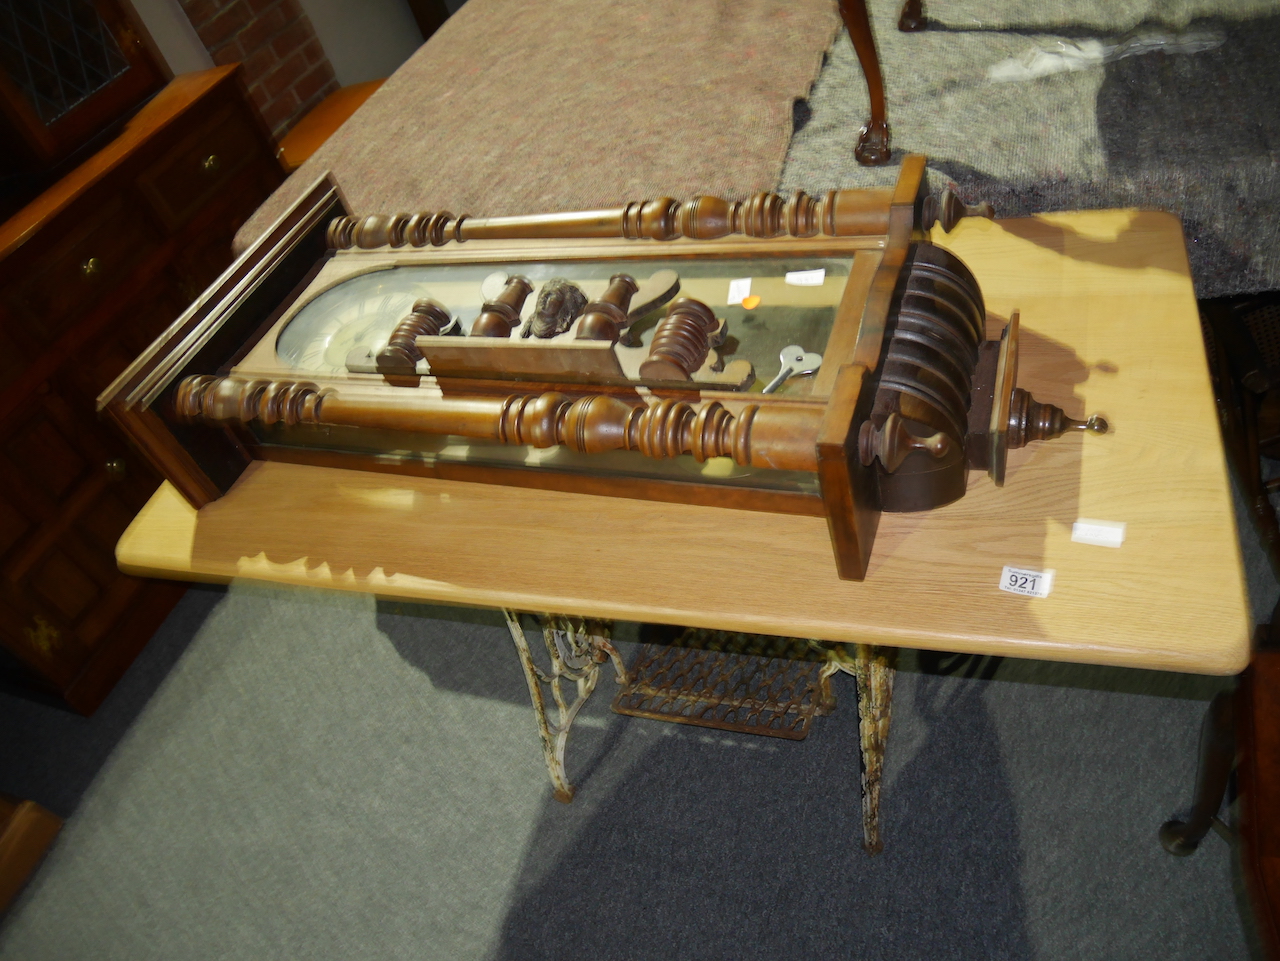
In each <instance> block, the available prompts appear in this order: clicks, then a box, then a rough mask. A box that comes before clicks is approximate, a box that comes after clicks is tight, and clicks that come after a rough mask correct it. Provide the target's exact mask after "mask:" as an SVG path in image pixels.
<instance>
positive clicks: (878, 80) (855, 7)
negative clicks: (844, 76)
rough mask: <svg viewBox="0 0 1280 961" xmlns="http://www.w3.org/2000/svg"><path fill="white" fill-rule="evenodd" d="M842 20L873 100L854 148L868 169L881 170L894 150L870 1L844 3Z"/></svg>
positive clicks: (849, 0)
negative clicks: (870, 12)
mask: <svg viewBox="0 0 1280 961" xmlns="http://www.w3.org/2000/svg"><path fill="white" fill-rule="evenodd" d="M840 17H841V19H843V20H844V26H845V29H846V30H848V31H849V39H850V40H852V41H853V49H854V52H855V53H857V55H858V63H860V64H861V65H862V75H863V76H864V77H866V79H867V95H868V98H869V99H870V101H871V117H870V119H869V120H867V123H866V126H864V127H863V128H862V130H861V131H859V133H858V145H857V146H856V147H854V149H853V155H854V157H855V158H856V159H857V161H858V163H860V164H862V165H863V166H864V167H878V166H880V165H882V164H887V163H888V162H889V158H890V157H891V156H892V151H891V150H890V147H889V120H888V118H887V117H886V116H885V103H884V78H883V77H882V76H881V74H880V55H879V54H878V53H876V40H875V35H874V34H873V33H872V32H871V18H870V17H868V16H867V4H866V0H840Z"/></svg>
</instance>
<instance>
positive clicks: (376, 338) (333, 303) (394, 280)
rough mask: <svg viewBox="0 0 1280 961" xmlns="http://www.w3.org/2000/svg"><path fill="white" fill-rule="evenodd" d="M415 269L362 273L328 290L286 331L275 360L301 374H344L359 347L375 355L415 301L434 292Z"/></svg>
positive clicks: (277, 346) (282, 336)
mask: <svg viewBox="0 0 1280 961" xmlns="http://www.w3.org/2000/svg"><path fill="white" fill-rule="evenodd" d="M412 273H413V271H412V269H409V270H405V269H403V268H402V269H400V270H380V271H375V272H374V273H369V274H361V275H360V276H358V277H353V278H351V279H350V280H347V281H344V282H343V283H341V284H338V285H337V286H336V287H332V288H330V289H329V290H326V291H325V292H324V293H322V294H320V295H319V296H317V297H316V298H315V299H314V300H312V301H311V302H310V303H308V304H307V305H306V306H305V307H303V308H302V310H300V311H298V314H297V316H295V317H294V318H293V320H291V321H289V323H288V324H287V325H286V326H285V328H284V330H282V331H281V332H280V337H279V339H278V340H277V341H276V355H277V356H278V357H279V358H280V359H281V360H282V361H284V362H285V363H286V364H288V365H289V366H291V367H293V368H295V369H297V370H310V371H316V372H317V373H337V372H339V371H345V370H346V369H347V368H346V365H347V355H348V354H350V353H351V351H352V350H353V349H354V348H356V347H362V348H368V349H370V350H372V351H373V352H374V353H377V351H379V350H381V349H382V348H383V347H385V346H386V343H387V340H388V338H390V336H391V332H392V331H393V330H395V327H396V324H398V323H399V322H400V321H401V320H402V319H404V317H405V315H406V314H408V313H409V312H410V310H411V309H412V307H413V302H414V301H415V300H418V299H419V298H421V297H430V296H431V290H430V288H429V287H428V286H427V285H426V284H425V283H422V282H421V280H420V279H419V278H415V277H413V276H406V274H409V275H411V274H412Z"/></svg>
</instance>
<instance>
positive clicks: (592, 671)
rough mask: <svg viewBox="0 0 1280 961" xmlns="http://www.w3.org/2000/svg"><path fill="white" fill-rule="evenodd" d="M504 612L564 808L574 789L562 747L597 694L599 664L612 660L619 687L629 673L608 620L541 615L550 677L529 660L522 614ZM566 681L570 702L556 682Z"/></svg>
mask: <svg viewBox="0 0 1280 961" xmlns="http://www.w3.org/2000/svg"><path fill="white" fill-rule="evenodd" d="M502 613H503V615H504V616H505V617H506V619H507V629H508V630H509V631H510V632H511V640H512V641H513V642H515V645H516V653H517V654H518V655H519V656H520V666H521V667H522V668H524V678H525V680H526V681H527V682H528V684H529V698H530V700H532V701H533V713H534V719H535V720H536V722H537V724H538V737H539V738H540V740H541V741H542V754H543V757H544V758H545V760H546V762H547V772H548V773H549V774H550V775H551V784H552V786H553V787H554V788H555V799H556V800H557V801H563V802H564V803H566V804H568V803H569V802H570V801H572V800H573V785H572V784H570V783H569V779H568V777H567V776H566V775H565V770H564V749H565V745H566V743H567V742H568V740H569V729H570V728H571V727H572V726H573V719H574V718H575V717H577V716H578V711H579V710H580V709H581V708H582V705H583V704H585V703H586V702H587V698H589V697H590V696H591V692H592V691H594V690H595V687H596V681H597V680H599V678H600V665H601V664H603V663H604V662H605V661H606V660H611V661H613V669H614V671H615V672H616V675H617V681H618V683H619V684H625V683H626V681H627V669H626V667H625V666H624V665H623V663H622V657H621V656H620V655H619V654H618V650H617V648H615V647H614V646H613V645H612V644H611V643H609V631H610V629H611V625H610V622H608V621H593V620H584V619H578V620H577V621H576V622H575V621H574V620H573V619H571V618H569V617H565V616H563V615H559V614H545V615H543V616H542V617H541V618H540V620H541V622H542V639H543V641H544V643H545V644H546V645H547V654H548V656H549V657H550V658H551V673H549V674H548V673H547V672H545V671H543V670H542V668H540V667H538V665H537V663H536V662H535V661H534V659H533V652H532V651H531V650H530V649H529V641H528V639H527V638H526V637H525V636H524V628H523V627H521V626H520V615H519V614H518V613H517V612H515V611H508V610H504V611H503V612H502ZM565 679H567V680H570V681H573V682H574V684H575V685H576V687H577V696H576V697H575V698H574V700H573V703H572V704H570V703H569V702H568V701H566V700H565V697H564V694H563V692H562V691H561V690H560V682H561V681H562V680H565ZM543 684H546V685H548V686H549V687H550V688H551V696H552V698H553V699H554V700H555V703H556V710H557V713H558V718H557V719H556V720H551V719H550V718H549V717H547V703H546V698H545V696H544V695H543V693H542V685H543Z"/></svg>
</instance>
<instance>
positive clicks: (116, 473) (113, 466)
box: [104, 457, 126, 480]
mask: <svg viewBox="0 0 1280 961" xmlns="http://www.w3.org/2000/svg"><path fill="white" fill-rule="evenodd" d="M104 466H105V467H106V468H107V475H108V476H109V477H110V478H111V479H112V480H119V479H120V478H121V477H123V476H124V472H125V466H126V465H125V462H124V458H123V457H113V458H111V460H109V461H107V463H106V464H105V465H104Z"/></svg>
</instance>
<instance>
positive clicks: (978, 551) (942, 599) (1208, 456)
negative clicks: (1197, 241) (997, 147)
mask: <svg viewBox="0 0 1280 961" xmlns="http://www.w3.org/2000/svg"><path fill="white" fill-rule="evenodd" d="M933 239H934V241H935V242H937V243H939V244H940V245H942V246H945V247H947V248H950V249H951V250H952V251H954V252H955V253H956V254H957V255H959V256H960V257H961V258H962V259H963V260H964V261H965V263H967V264H968V265H969V267H970V268H971V269H972V270H973V273H974V274H975V276H976V277H977V279H978V281H979V283H980V284H981V286H982V290H983V293H984V295H985V297H986V303H987V310H988V314H989V317H990V326H989V329H988V336H998V333H999V330H1000V329H1001V328H1002V327H1003V325H1004V323H1005V322H1006V321H1007V319H1008V317H1009V315H1010V313H1011V312H1012V311H1013V310H1014V309H1015V308H1016V309H1019V310H1020V311H1021V326H1022V346H1021V362H1020V373H1019V379H1018V383H1019V386H1022V387H1025V388H1027V389H1029V390H1031V392H1032V393H1033V394H1034V395H1035V397H1036V399H1037V400H1041V401H1049V402H1052V403H1055V404H1057V405H1059V406H1061V407H1063V408H1064V409H1065V410H1066V413H1067V414H1068V415H1069V416H1071V417H1075V418H1082V417H1084V416H1087V415H1089V414H1092V413H1100V414H1102V415H1104V416H1105V417H1106V418H1107V420H1108V421H1109V422H1110V424H1111V426H1112V432H1111V433H1109V434H1107V435H1104V436H1096V435H1090V436H1082V435H1080V434H1074V435H1072V436H1068V437H1063V438H1059V439H1057V440H1054V441H1048V442H1037V443H1033V444H1031V445H1030V446H1028V447H1026V448H1024V449H1022V450H1019V451H1014V452H1012V453H1011V454H1010V456H1009V468H1008V475H1007V479H1006V482H1005V486H1004V487H1003V488H996V487H995V486H994V485H993V484H992V482H991V481H990V480H989V479H988V478H987V477H986V475H985V474H982V473H980V472H976V471H972V472H970V479H969V488H968V493H967V494H966V496H965V497H963V498H962V499H961V500H959V501H958V502H956V503H954V504H950V505H948V506H946V507H943V508H940V509H938V510H934V511H929V512H925V513H919V514H884V515H883V517H882V519H881V522H880V530H879V534H878V535H877V538H876V543H875V548H874V551H873V553H872V557H871V564H870V570H869V573H868V575H867V579H866V580H865V581H863V582H853V581H842V580H840V579H839V578H838V577H837V576H836V574H835V567H834V562H833V559H832V551H831V545H830V540H829V538H828V534H827V528H826V522H825V520H824V519H823V518H819V517H804V516H794V515H781V514H765V513H756V512H750V511H737V510H728V509H723V508H714V507H697V506H692V505H685V504H665V503H655V502H650V501H639V500H628V499H625V498H613V497H596V496H590V495H581V494H567V493H560V492H555V491H538V490H526V489H521V488H515V487H500V486H495V485H488V484H478V483H463V482H458V481H445V480H436V479H433V478H416V477H405V476H399V475H391V474H377V473H367V472H362V471H347V470H336V469H330V468H320V467H304V466H296V465H289V464H280V463H265V462H257V463H255V464H253V465H252V466H251V467H250V469H249V470H248V471H247V472H246V473H245V475H244V476H243V477H242V478H241V480H240V481H239V483H238V484H237V485H236V486H235V487H234V488H233V489H232V490H231V492H230V493H228V494H227V495H226V496H225V497H223V498H222V499H221V500H219V501H216V502H215V503H212V504H209V505H208V506H206V507H205V508H204V509H202V510H200V511H199V512H197V511H195V510H194V509H193V508H191V507H190V506H189V505H188V504H187V503H186V501H185V500H183V499H182V497H181V496H180V495H179V494H178V493H177V492H176V491H175V490H174V489H173V488H172V487H171V486H169V485H168V484H167V483H166V484H165V485H163V486H162V487H161V488H160V489H159V490H158V491H157V492H156V494H155V495H154V496H153V497H152V499H151V501H150V502H149V503H148V504H147V505H146V507H144V508H143V510H142V511H141V513H139V515H138V517H137V518H136V519H135V520H134V522H133V524H132V525H131V526H130V527H129V529H128V530H127V531H126V532H125V533H124V535H123V537H122V538H121V539H120V542H119V545H118V546H117V549H116V556H117V559H118V561H119V563H120V566H121V568H122V569H123V570H125V571H127V572H130V573H135V574H144V575H152V576H159V577H178V578H188V579H194V580H209V581H226V580H230V579H232V578H236V577H244V578H252V579H256V580H263V581H271V582H276V583H281V584H294V585H307V586H317V587H328V588H336V589H340V590H354V591H364V592H371V593H374V594H377V595H379V596H383V597H393V598H399V599H422V600H431V601H438V602H445V603H458V604H473V605H483V606H494V607H497V606H503V607H512V608H516V609H520V610H528V611H555V612H560V613H566V614H591V615H595V616H600V617H613V618H618V619H625V620H634V621H656V622H664V623H674V624H686V625H691V626H698V627H712V628H724V629H733V630H743V631H752V632H759V633H770V634H783V635H796V636H802V637H817V638H822V639H826V640H836V641H861V642H867V643H876V644H886V645H894V646H902V647H920V648H928V649H935V650H946V651H956V652H961V653H980V654H998V655H1008V656H1015V657H1031V658H1042V659H1046V660H1063V661H1079V662H1084V663H1095V664H1111V665H1120V666H1129V667H1141V668H1153V669H1162V670H1175V671H1188V672H1195V673H1205V674H1231V673H1236V672H1238V671H1240V670H1242V669H1243V668H1244V667H1245V665H1246V663H1247V662H1248V657H1249V634H1250V625H1249V615H1248V613H1247V602H1246V597H1245V588H1244V578H1243V574H1242V569H1241V561H1240V553H1239V546H1238V543H1237V540H1236V529H1235V524H1234V520H1233V515H1232V505H1231V495H1230V491H1229V488H1228V483H1227V472H1226V464H1225V459H1224V455H1223V450H1222V443H1221V439H1220V435H1219V431H1218V425H1217V421H1216V416H1215V407H1214V400H1213V394H1212V389H1211V386H1210V382H1209V373H1208V367H1207V364H1206V361H1205V354H1204V347H1203V343H1202V340H1201V335H1200V326H1199V318H1198V315H1197V312H1196V305H1195V299H1194V293H1193V291H1192V286H1191V279H1190V271H1189V268H1188V265H1187V258H1186V252H1185V248H1184V246H1183V239H1182V230H1181V225H1180V223H1179V222H1178V220H1177V219H1176V218H1175V217H1173V216H1171V215H1168V214H1162V213H1154V212H1146V211H1135V210H1119V211H1114V210H1113V211H1090V212H1075V213H1064V214H1044V215H1039V216H1037V217H1034V218H1026V219H1019V220H1006V221H996V222H991V221H985V220H966V221H964V222H962V223H961V224H960V225H959V226H958V227H957V228H956V229H955V230H954V231H952V233H951V234H950V235H944V234H942V233H940V232H938V231H935V235H934V238H933ZM1081 518H1087V519H1097V520H1103V521H1113V522H1123V523H1124V524H1125V525H1126V529H1125V538H1124V541H1123V544H1122V545H1121V546H1120V547H1118V548H1113V547H1104V546H1096V545H1093V544H1086V543H1078V542H1075V541H1073V540H1072V525H1073V523H1074V522H1075V521H1077V520H1078V519H1081ZM1006 565H1008V566H1013V567H1019V568H1025V569H1031V570H1036V571H1047V570H1052V571H1054V572H1055V574H1054V578H1053V587H1052V591H1051V593H1050V594H1049V596H1047V597H1042V598H1041V597H1026V596H1021V595H1017V594H1011V593H1007V592H1005V591H1002V590H1000V589H999V584H1000V582H1001V575H1002V571H1003V568H1004V567H1005V566H1006Z"/></svg>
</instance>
